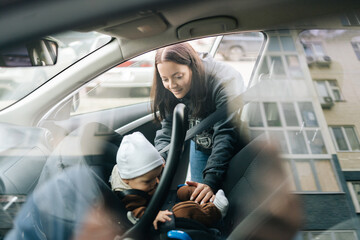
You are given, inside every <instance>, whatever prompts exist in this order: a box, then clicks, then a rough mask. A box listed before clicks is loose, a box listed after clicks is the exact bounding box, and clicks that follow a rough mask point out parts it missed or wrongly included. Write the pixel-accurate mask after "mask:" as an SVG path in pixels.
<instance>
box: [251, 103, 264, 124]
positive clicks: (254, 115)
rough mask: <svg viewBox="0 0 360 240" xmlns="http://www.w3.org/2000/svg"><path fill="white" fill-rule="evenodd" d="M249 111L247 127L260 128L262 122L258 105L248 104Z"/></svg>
mask: <svg viewBox="0 0 360 240" xmlns="http://www.w3.org/2000/svg"><path fill="white" fill-rule="evenodd" d="M248 110H249V114H248V115H249V126H250V127H262V126H263V122H262V118H261V112H260V104H259V103H258V102H251V103H248Z"/></svg>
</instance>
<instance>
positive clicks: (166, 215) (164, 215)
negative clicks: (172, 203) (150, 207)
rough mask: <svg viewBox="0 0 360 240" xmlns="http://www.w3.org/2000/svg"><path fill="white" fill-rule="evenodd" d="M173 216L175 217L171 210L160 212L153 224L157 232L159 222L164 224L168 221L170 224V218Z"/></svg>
mask: <svg viewBox="0 0 360 240" xmlns="http://www.w3.org/2000/svg"><path fill="white" fill-rule="evenodd" d="M171 215H173V213H172V212H170V211H169V210H165V211H159V213H158V215H157V216H156V218H155V220H154V222H153V225H154V228H155V230H157V229H158V225H157V224H158V222H163V223H164V222H166V221H168V222H170V221H171V217H169V216H171Z"/></svg>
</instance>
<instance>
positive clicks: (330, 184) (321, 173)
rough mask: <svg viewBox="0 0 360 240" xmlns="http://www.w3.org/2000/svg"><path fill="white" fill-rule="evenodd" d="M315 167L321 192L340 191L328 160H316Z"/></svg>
mask: <svg viewBox="0 0 360 240" xmlns="http://www.w3.org/2000/svg"><path fill="white" fill-rule="evenodd" d="M315 167H316V173H317V175H318V179H319V182H320V186H321V190H322V191H323V192H338V191H340V189H339V186H338V183H337V181H336V177H335V173H334V170H333V168H332V166H331V162H330V160H325V159H324V160H316V161H315Z"/></svg>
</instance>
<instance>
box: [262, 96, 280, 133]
mask: <svg viewBox="0 0 360 240" xmlns="http://www.w3.org/2000/svg"><path fill="white" fill-rule="evenodd" d="M264 108H265V114H266V121H267V124H268V126H269V127H280V126H281V121H280V115H279V110H278V108H277V104H276V103H266V102H265V103H264Z"/></svg>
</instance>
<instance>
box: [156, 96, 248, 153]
mask: <svg viewBox="0 0 360 240" xmlns="http://www.w3.org/2000/svg"><path fill="white" fill-rule="evenodd" d="M241 97H242V94H240V96H237V97H234V98H233V99H232V100H230V101H229V102H228V104H224V105H222V106H221V107H219V108H218V109H216V111H215V112H213V113H211V114H210V115H209V116H207V117H206V118H204V119H203V120H202V121H201V122H200V123H199V124H197V125H195V126H193V127H192V128H190V129H189V130H187V132H186V136H185V139H184V142H186V141H187V140H189V139H191V138H193V137H194V136H195V135H196V134H197V133H199V132H202V131H204V130H206V129H207V128H208V127H210V126H212V125H214V124H215V123H217V122H218V121H220V120H221V119H223V117H226V114H227V106H229V105H230V104H231V103H234V102H236V101H237V100H241ZM169 148H170V144H168V145H166V146H165V147H164V148H163V149H162V150H161V151H160V152H159V153H163V152H166V151H168V150H169Z"/></svg>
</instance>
